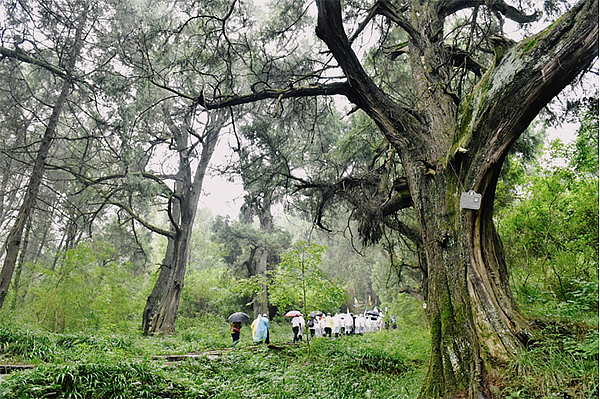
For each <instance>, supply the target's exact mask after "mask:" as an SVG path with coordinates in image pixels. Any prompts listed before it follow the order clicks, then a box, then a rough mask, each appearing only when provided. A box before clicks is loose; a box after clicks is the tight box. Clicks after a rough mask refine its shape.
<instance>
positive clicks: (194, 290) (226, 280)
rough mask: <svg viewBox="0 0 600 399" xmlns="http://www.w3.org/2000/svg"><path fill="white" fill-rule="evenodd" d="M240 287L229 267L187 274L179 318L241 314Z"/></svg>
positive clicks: (212, 268)
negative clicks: (238, 289)
mask: <svg viewBox="0 0 600 399" xmlns="http://www.w3.org/2000/svg"><path fill="white" fill-rule="evenodd" d="M236 284H237V283H236V280H235V278H234V276H233V274H232V273H231V270H229V269H228V268H227V267H225V266H215V267H211V268H208V269H204V270H195V271H192V272H190V273H187V275H186V282H185V286H184V288H183V292H182V293H181V299H180V305H179V315H180V316H183V317H188V318H195V317H198V316H201V315H204V314H206V313H212V314H231V313H233V312H236V311H238V310H239V306H240V302H241V295H240V294H239V293H238V292H237V289H236Z"/></svg>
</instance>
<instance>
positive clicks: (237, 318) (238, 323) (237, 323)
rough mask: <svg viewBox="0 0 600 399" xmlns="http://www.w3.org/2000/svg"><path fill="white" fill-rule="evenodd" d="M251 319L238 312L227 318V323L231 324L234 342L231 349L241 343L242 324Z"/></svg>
mask: <svg viewBox="0 0 600 399" xmlns="http://www.w3.org/2000/svg"><path fill="white" fill-rule="evenodd" d="M249 318H250V316H248V315H247V314H246V313H244V312H236V313H234V314H232V315H230V316H229V317H228V318H227V321H229V322H230V323H231V340H232V341H233V342H232V344H231V347H232V348H233V347H235V346H236V345H237V343H238V342H239V341H240V332H241V331H242V322H243V321H246V320H248V319H249Z"/></svg>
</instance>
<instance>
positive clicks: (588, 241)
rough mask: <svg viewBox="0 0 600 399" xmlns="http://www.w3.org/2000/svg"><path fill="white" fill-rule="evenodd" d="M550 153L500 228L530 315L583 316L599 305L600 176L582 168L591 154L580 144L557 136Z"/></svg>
mask: <svg viewBox="0 0 600 399" xmlns="http://www.w3.org/2000/svg"><path fill="white" fill-rule="evenodd" d="M596 129H597V125H596ZM582 135H583V136H584V137H585V134H583V133H582ZM581 137H582V136H581V135H580V138H581ZM585 140H586V142H587V141H588V139H585ZM577 142H579V140H578V141H576V143H577ZM548 153H549V155H548V158H547V159H548V160H547V161H545V162H546V163H543V162H542V163H540V164H539V165H538V167H537V169H536V171H535V173H532V174H528V175H524V176H523V177H522V178H521V179H520V185H519V186H518V190H516V191H519V192H520V193H521V194H520V198H518V199H517V200H515V201H514V202H513V203H512V204H511V205H510V206H508V207H506V208H505V209H502V210H501V212H500V213H499V216H498V222H499V223H498V229H499V232H500V234H501V236H502V240H503V242H504V244H505V249H506V254H507V263H508V264H509V266H510V268H511V272H512V281H513V285H514V287H515V291H516V293H517V297H518V299H519V300H520V301H521V302H522V303H524V304H526V305H527V306H526V309H527V310H528V311H529V312H530V314H533V315H535V314H538V315H539V314H541V315H547V316H565V317H573V316H574V315H575V314H578V315H579V317H581V316H582V315H583V313H585V312H587V313H588V314H590V312H593V313H596V310H597V308H598V257H599V252H598V175H597V173H595V172H594V171H593V170H592V171H590V169H589V168H588V167H583V166H582V165H588V163H587V161H586V160H584V159H582V157H583V158H585V159H587V160H589V159H588V157H589V156H590V155H589V154H591V153H592V152H584V153H582V152H580V151H579V150H578V146H577V145H576V144H571V145H565V144H563V143H562V142H560V141H558V140H556V141H553V142H552V143H551V146H550V148H549V150H548ZM585 154H588V155H585ZM561 159H562V160H565V161H564V163H563V164H560V160H561ZM592 159H594V157H592ZM582 312H583V313H582Z"/></svg>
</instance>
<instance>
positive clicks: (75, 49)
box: [0, 1, 93, 307]
mask: <svg viewBox="0 0 600 399" xmlns="http://www.w3.org/2000/svg"><path fill="white" fill-rule="evenodd" d="M35 5H36V4H35V3H34V7H35ZM53 7H56V8H57V9H60V10H62V12H64V15H63V16H62V17H58V18H57V16H58V14H53V13H44V12H42V11H41V10H39V9H38V10H35V11H32V9H24V10H21V12H22V13H23V15H27V18H25V21H27V22H26V23H24V24H23V25H22V26H21V27H20V28H21V29H22V31H21V34H22V35H19V36H17V35H16V34H15V35H14V36H13V39H14V44H15V47H16V48H15V49H6V48H3V50H2V53H3V55H5V56H8V57H11V58H15V59H19V60H21V61H23V62H26V63H29V64H33V65H37V66H40V67H41V68H43V69H46V70H47V71H49V72H50V73H51V74H53V75H55V76H57V77H59V78H60V79H61V82H62V83H61V85H60V89H59V91H58V93H59V94H58V96H57V97H56V98H55V99H54V100H53V105H52V107H51V108H52V111H51V114H50V116H49V118H48V119H47V121H45V130H44V133H43V135H42V139H41V142H40V144H39V147H38V149H37V154H36V158H35V164H34V166H33V170H32V171H31V174H30V176H29V182H28V183H27V186H26V187H27V189H26V192H25V193H24V195H23V198H22V200H21V206H20V208H19V211H18V212H17V215H16V219H15V221H14V224H13V226H12V228H11V230H10V233H9V235H8V238H7V241H6V244H5V248H6V255H5V258H4V264H3V266H2V271H1V272H0V307H1V306H2V305H3V303H4V300H5V298H6V295H7V293H8V289H9V287H10V283H11V280H12V276H13V273H14V270H15V266H16V263H17V257H18V255H19V251H20V249H21V241H22V238H23V231H24V229H25V225H26V223H27V220H28V219H29V217H30V215H31V213H32V211H33V208H34V205H35V202H36V199H37V196H38V192H39V190H40V186H41V184H42V180H43V177H44V170H45V166H46V162H47V158H48V156H49V153H50V149H51V147H52V144H53V142H54V139H55V137H56V134H57V129H58V122H59V118H60V116H61V113H62V111H63V107H64V105H65V103H66V102H67V98H68V96H69V95H70V93H71V91H72V90H73V83H74V81H75V75H74V72H75V65H76V63H77V62H78V60H79V58H80V52H81V49H82V47H83V45H84V38H85V36H86V34H87V33H88V29H89V26H90V24H91V21H92V20H93V19H92V18H91V17H90V15H89V14H90V13H91V11H92V8H93V5H92V4H91V3H90V2H87V1H77V2H73V3H72V4H70V5H69V4H59V3H56V4H53ZM15 17H16V16H15ZM35 18H38V19H37V20H36V19H35ZM38 25H39V26H38ZM40 28H46V30H45V31H44V30H43V29H40ZM59 31H61V32H63V31H64V32H66V35H65V34H64V33H63V34H62V35H58V36H54V34H56V32H59ZM36 32H37V33H36ZM42 32H43V33H42ZM40 33H42V34H44V35H46V37H47V39H48V40H49V43H52V44H53V46H54V47H49V48H46V49H45V51H44V50H42V49H41V48H40V47H38V46H40V45H42V43H41V42H40V41H39V38H37V37H36V36H35V35H36V34H40ZM17 39H19V40H17ZM24 41H28V42H29V44H34V46H35V47H34V50H35V51H37V52H39V53H38V54H35V55H36V56H38V57H39V58H34V57H32V56H30V55H28V54H26V53H25V52H23V51H22V50H20V49H19V48H18V45H20V44H22V43H23V42H24ZM46 45H47V43H43V46H46ZM44 59H47V60H49V61H50V62H47V61H40V60H44ZM53 63H55V65H56V66H55V65H53Z"/></svg>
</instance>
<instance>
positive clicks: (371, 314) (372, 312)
mask: <svg viewBox="0 0 600 399" xmlns="http://www.w3.org/2000/svg"><path fill="white" fill-rule="evenodd" d="M366 314H368V315H369V316H379V313H377V312H376V311H374V310H367V313H366Z"/></svg>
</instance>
